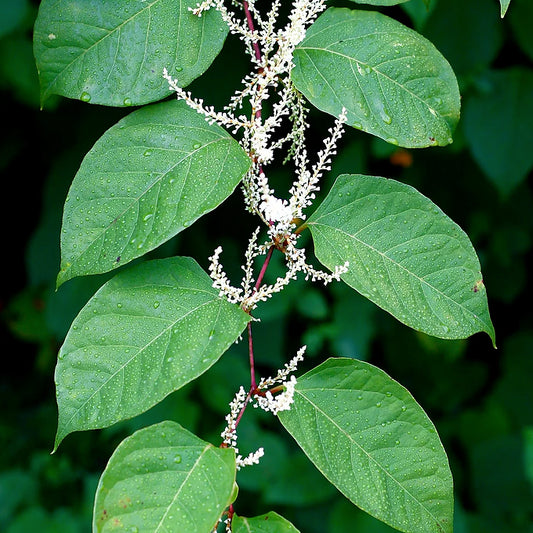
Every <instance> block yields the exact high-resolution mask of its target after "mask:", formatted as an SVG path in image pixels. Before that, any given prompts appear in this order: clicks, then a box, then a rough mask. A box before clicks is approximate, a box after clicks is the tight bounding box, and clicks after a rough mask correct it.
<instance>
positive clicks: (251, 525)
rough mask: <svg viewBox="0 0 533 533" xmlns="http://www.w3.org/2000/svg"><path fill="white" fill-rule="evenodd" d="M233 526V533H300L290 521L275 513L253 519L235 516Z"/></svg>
mask: <svg viewBox="0 0 533 533" xmlns="http://www.w3.org/2000/svg"><path fill="white" fill-rule="evenodd" d="M231 526H232V529H231V530H232V532H233V533H299V532H298V530H297V529H296V528H295V527H294V526H293V525H292V524H291V523H290V522H289V521H288V520H286V519H285V518H283V517H282V516H280V515H279V514H278V513H275V512H273V511H271V512H270V513H267V514H264V515H261V516H254V517H253V518H245V517H243V516H237V515H234V517H233V521H232V523H231Z"/></svg>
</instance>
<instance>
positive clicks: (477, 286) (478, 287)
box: [472, 279, 485, 292]
mask: <svg viewBox="0 0 533 533" xmlns="http://www.w3.org/2000/svg"><path fill="white" fill-rule="evenodd" d="M484 286H485V285H484V284H483V280H482V279H480V280H479V281H476V282H475V283H474V286H473V287H472V290H473V291H474V292H479V291H480V290H481V289H482V288H483V287H484Z"/></svg>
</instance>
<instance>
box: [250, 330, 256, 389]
mask: <svg viewBox="0 0 533 533" xmlns="http://www.w3.org/2000/svg"><path fill="white" fill-rule="evenodd" d="M248 352H249V353H250V392H252V391H254V390H255V389H257V384H256V382H255V364H254V343H253V340H252V323H251V322H248Z"/></svg>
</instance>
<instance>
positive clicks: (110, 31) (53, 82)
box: [46, 0, 181, 93]
mask: <svg viewBox="0 0 533 533" xmlns="http://www.w3.org/2000/svg"><path fill="white" fill-rule="evenodd" d="M161 1H163V0H153V2H152V3H151V4H148V5H146V6H145V7H143V8H142V9H140V10H139V11H137V13H134V14H133V15H131V17H129V18H127V19H125V20H124V21H123V22H121V23H120V24H119V25H118V26H116V27H115V28H113V29H111V30H108V31H107V33H106V34H105V35H104V36H103V37H101V38H100V39H98V40H96V41H95V42H94V43H93V44H91V46H89V47H88V48H84V49H83V52H82V53H81V54H79V55H77V56H76V57H75V58H74V59H73V60H72V61H71V62H70V63H68V64H67V65H66V66H65V67H64V68H63V69H62V70H60V71H59V72H58V73H57V75H56V76H55V77H54V79H53V80H52V81H51V82H50V83H49V84H48V89H47V91H46V92H47V93H49V92H51V89H52V87H53V86H54V85H55V84H56V82H57V79H58V78H59V77H60V76H61V75H62V74H63V73H64V72H65V71H66V70H68V69H69V68H70V67H71V66H72V65H73V64H74V63H76V62H77V61H78V60H79V59H80V58H82V57H84V56H85V54H87V53H89V51H90V50H92V48H93V47H95V46H97V45H99V44H100V43H101V42H102V41H104V40H105V39H107V38H108V37H110V36H111V35H113V34H114V33H115V32H116V31H120V30H121V28H122V27H123V26H125V25H126V24H128V23H129V22H131V21H132V20H134V19H135V18H136V17H137V16H140V15H141V14H142V13H144V11H145V10H146V9H148V10H150V9H151V8H152V6H154V5H155V4H157V3H158V2H161ZM180 4H181V1H180ZM102 29H103V28H102ZM110 72H111V69H110Z"/></svg>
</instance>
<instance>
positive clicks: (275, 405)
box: [253, 346, 307, 415]
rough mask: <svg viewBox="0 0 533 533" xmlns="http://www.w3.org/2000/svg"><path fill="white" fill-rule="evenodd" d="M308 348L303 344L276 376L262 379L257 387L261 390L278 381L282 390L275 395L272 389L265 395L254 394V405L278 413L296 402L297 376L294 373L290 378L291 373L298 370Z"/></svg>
mask: <svg viewBox="0 0 533 533" xmlns="http://www.w3.org/2000/svg"><path fill="white" fill-rule="evenodd" d="M306 349H307V346H302V348H300V349H299V350H298V352H297V354H296V355H295V356H294V357H293V358H292V359H291V360H290V361H289V362H288V363H286V364H285V366H284V367H283V368H282V369H280V370H278V373H277V375H276V377H274V378H272V377H268V378H263V379H261V381H260V382H259V386H258V387H257V388H258V389H259V390H264V389H266V388H268V387H272V386H274V385H276V383H280V384H281V389H282V391H281V392H280V393H279V394H276V395H275V396H274V394H272V392H271V391H270V390H267V391H266V392H265V395H264V396H260V395H256V396H254V399H255V403H254V404H253V406H254V407H260V408H261V409H263V411H270V412H271V413H272V414H274V415H277V414H278V413H279V412H280V411H288V410H289V409H290V408H291V405H292V404H293V403H294V390H295V386H296V378H295V377H294V376H293V375H292V376H290V378H289V374H291V373H292V372H294V371H295V370H296V368H297V367H298V363H299V362H300V361H303V358H304V353H305V350H306Z"/></svg>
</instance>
